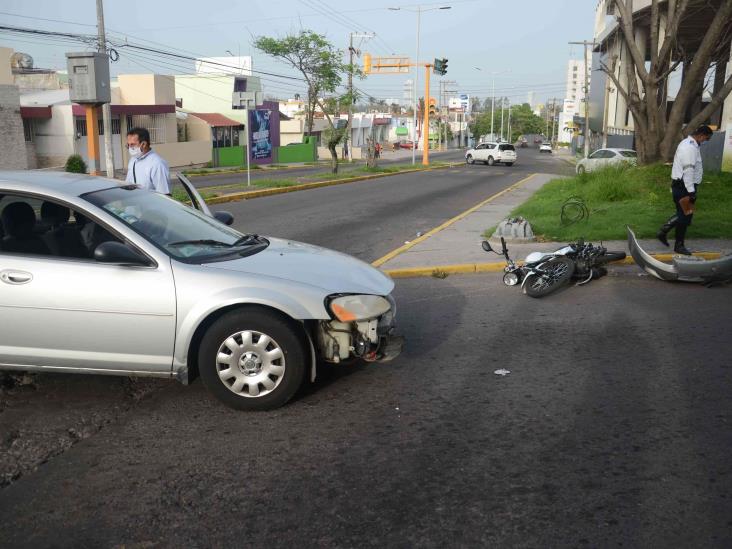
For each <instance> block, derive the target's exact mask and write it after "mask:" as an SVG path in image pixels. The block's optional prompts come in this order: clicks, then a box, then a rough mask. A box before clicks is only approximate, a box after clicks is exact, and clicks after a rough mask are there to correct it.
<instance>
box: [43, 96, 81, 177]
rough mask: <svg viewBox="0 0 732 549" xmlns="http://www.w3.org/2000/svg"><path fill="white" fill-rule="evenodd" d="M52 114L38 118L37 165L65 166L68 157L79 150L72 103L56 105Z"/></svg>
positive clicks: (47, 166)
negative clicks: (44, 117)
mask: <svg viewBox="0 0 732 549" xmlns="http://www.w3.org/2000/svg"><path fill="white" fill-rule="evenodd" d="M51 112H52V116H51V118H47V119H41V118H39V119H36V120H35V122H34V124H35V133H36V135H35V138H34V141H33V143H34V145H35V149H36V161H37V167H39V168H49V167H53V166H63V165H64V164H66V159H67V158H68V157H69V156H70V155H72V154H74V153H76V152H77V148H76V136H75V134H74V132H75V128H76V125H75V123H74V115H73V112H72V110H71V105H55V106H54V107H52V109H51Z"/></svg>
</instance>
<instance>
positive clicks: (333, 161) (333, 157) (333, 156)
mask: <svg viewBox="0 0 732 549" xmlns="http://www.w3.org/2000/svg"><path fill="white" fill-rule="evenodd" d="M337 144H338V143H333V142H332V141H331V142H330V143H328V150H329V151H330V168H331V170H330V172H331V173H338V152H336V145H337Z"/></svg>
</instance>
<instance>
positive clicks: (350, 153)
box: [339, 32, 374, 162]
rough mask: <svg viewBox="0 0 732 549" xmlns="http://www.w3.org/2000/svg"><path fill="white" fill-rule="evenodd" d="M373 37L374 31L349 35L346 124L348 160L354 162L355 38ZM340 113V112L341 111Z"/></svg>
mask: <svg viewBox="0 0 732 549" xmlns="http://www.w3.org/2000/svg"><path fill="white" fill-rule="evenodd" d="M354 37H356V38H373V37H374V34H373V33H370V32H368V33H358V32H352V33H349V35H348V38H349V40H348V58H349V66H348V94H349V99H350V100H349V102H348V123H347V124H346V141H345V142H346V145H347V146H348V161H349V162H353V150H352V146H351V145H352V143H351V125H352V123H353V54H354V53H356V50H355V49H354V48H353V38H354ZM339 114H340V113H339Z"/></svg>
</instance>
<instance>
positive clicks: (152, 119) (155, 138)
mask: <svg viewBox="0 0 732 549" xmlns="http://www.w3.org/2000/svg"><path fill="white" fill-rule="evenodd" d="M127 128H128V130H131V129H132V128H145V129H146V130H147V131H149V132H150V144H151V145H152V144H153V143H165V115H164V114H131V115H130V114H128V115H127Z"/></svg>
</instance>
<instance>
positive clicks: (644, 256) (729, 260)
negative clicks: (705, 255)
mask: <svg viewBox="0 0 732 549" xmlns="http://www.w3.org/2000/svg"><path fill="white" fill-rule="evenodd" d="M626 228H627V230H628V249H629V250H630V255H632V256H633V259H634V260H635V262H636V264H637V265H638V266H639V267H640V268H641V269H643V270H644V271H646V272H647V273H648V274H650V275H652V276H655V277H656V278H658V279H660V280H666V281H669V282H700V283H702V284H706V285H707V286H713V285H715V284H727V283H729V282H732V254H727V255H723V256H722V257H720V258H719V259H702V258H699V257H693V256H686V255H685V256H675V257H674V258H673V259H672V263H670V264H669V263H664V262H662V261H659V260H658V259H656V258H655V257H653V256H651V255H650V254H648V253H647V252H646V251H644V250H643V248H641V247H640V244H638V240H637V239H636V237H635V233H634V232H633V229H631V228H630V227H626Z"/></svg>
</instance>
